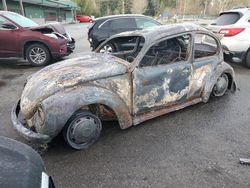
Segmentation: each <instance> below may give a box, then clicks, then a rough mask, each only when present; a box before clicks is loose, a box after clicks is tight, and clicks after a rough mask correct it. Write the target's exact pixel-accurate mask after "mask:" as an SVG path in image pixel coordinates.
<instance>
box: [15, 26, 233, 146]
mask: <svg viewBox="0 0 250 188" xmlns="http://www.w3.org/2000/svg"><path fill="white" fill-rule="evenodd" d="M198 35H199V36H198ZM196 36H197V37H196ZM204 37H206V39H207V37H210V40H212V41H213V42H214V43H211V44H210V43H205V42H204V40H203V38H204ZM206 41H208V40H206ZM106 43H112V45H114V46H116V51H115V52H112V54H110V53H109V52H108V51H105V49H103V46H105V44H106ZM100 52H103V53H100ZM235 89H236V84H235V75H234V71H233V69H232V67H231V66H230V65H228V64H227V63H225V62H224V61H223V52H222V49H221V44H220V42H219V41H218V40H217V38H216V37H215V36H214V35H213V34H212V33H210V32H208V31H207V30H205V29H203V28H202V27H199V26H197V25H194V24H175V25H169V26H159V27H156V28H151V29H147V30H142V31H132V32H125V33H121V34H118V35H115V36H113V37H111V38H109V39H108V40H107V41H106V42H104V43H103V44H101V45H100V46H99V47H98V48H97V49H96V51H95V52H92V53H88V54H85V55H83V56H82V57H79V58H73V59H69V60H66V61H63V62H61V63H58V64H54V65H51V66H48V67H46V68H44V69H42V70H40V71H38V72H37V73H35V74H33V75H32V76H31V77H29V78H28V81H27V83H26V85H25V87H24V90H23V93H22V96H21V99H20V100H19V102H18V103H17V104H16V105H15V106H14V108H13V110H12V122H13V125H14V127H15V128H16V129H17V130H18V132H20V133H21V134H22V135H23V136H24V137H26V138H27V139H29V140H31V141H34V142H38V143H47V142H50V141H51V139H52V138H54V137H55V136H56V135H58V134H59V133H60V132H61V131H63V134H64V138H65V140H66V142H67V143H68V144H69V145H70V146H71V147H73V148H75V149H83V148H87V147H89V146H90V145H92V144H93V143H94V142H95V141H96V140H97V138H98V137H99V135H100V132H101V129H102V125H101V121H103V120H113V119H116V120H118V122H119V125H120V128H121V129H126V128H128V127H130V126H132V125H137V124H139V123H141V122H143V121H146V120H148V119H151V118H154V117H157V116H160V115H163V114H166V113H169V112H172V111H175V110H179V109H182V108H184V107H187V106H189V105H193V104H196V103H199V102H207V101H208V99H209V97H210V95H211V94H212V95H215V96H222V95H223V94H224V93H225V92H226V91H227V90H231V91H235Z"/></svg>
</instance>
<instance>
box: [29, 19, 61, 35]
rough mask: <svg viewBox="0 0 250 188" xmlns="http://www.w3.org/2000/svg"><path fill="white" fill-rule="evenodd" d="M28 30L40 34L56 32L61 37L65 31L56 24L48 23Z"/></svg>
mask: <svg viewBox="0 0 250 188" xmlns="http://www.w3.org/2000/svg"><path fill="white" fill-rule="evenodd" d="M29 29H30V30H32V31H39V32H42V33H52V32H58V33H60V34H62V35H65V34H66V30H65V28H64V27H63V25H62V24H60V23H58V22H54V23H48V24H44V25H39V26H35V27H30V28H29Z"/></svg>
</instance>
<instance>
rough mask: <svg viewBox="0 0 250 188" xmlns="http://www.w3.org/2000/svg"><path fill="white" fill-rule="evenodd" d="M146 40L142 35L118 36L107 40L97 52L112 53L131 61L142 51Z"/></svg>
mask: <svg viewBox="0 0 250 188" xmlns="http://www.w3.org/2000/svg"><path fill="white" fill-rule="evenodd" d="M144 42H145V40H144V38H143V37H141V36H126V37H117V38H114V39H111V40H108V41H106V42H105V43H104V44H102V45H101V46H100V47H99V48H97V50H96V52H99V53H107V54H112V55H114V56H116V57H119V58H121V59H123V60H125V61H128V62H129V63H131V62H133V61H134V59H135V58H136V57H137V55H138V54H139V52H140V51H141V49H142V47H143V45H144Z"/></svg>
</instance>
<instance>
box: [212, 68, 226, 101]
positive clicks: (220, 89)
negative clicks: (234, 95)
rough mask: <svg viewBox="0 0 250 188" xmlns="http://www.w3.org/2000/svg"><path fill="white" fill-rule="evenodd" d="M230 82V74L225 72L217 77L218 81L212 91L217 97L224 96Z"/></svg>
mask: <svg viewBox="0 0 250 188" xmlns="http://www.w3.org/2000/svg"><path fill="white" fill-rule="evenodd" d="M228 84H229V79H228V76H227V74H225V73H223V74H222V75H220V77H219V78H218V79H217V82H216V83H215V85H214V87H213V91H212V94H213V96H215V97H221V96H223V95H224V94H225V93H226V91H227V89H228Z"/></svg>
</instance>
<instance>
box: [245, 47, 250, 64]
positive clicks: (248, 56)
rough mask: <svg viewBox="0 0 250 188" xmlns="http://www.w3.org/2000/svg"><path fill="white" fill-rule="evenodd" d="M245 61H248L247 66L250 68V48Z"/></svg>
mask: <svg viewBox="0 0 250 188" xmlns="http://www.w3.org/2000/svg"><path fill="white" fill-rule="evenodd" d="M245 63H246V66H247V68H249V69H250V50H248V52H247V55H246V59H245Z"/></svg>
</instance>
